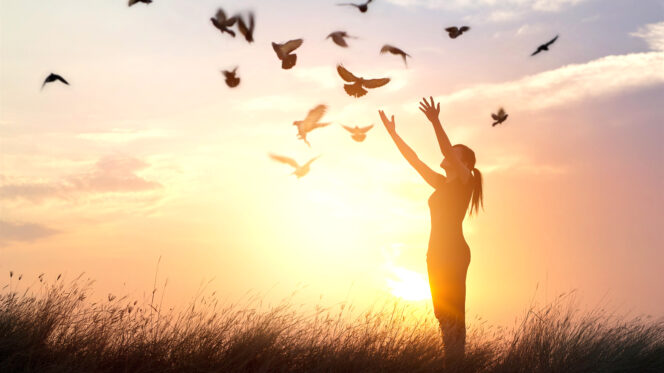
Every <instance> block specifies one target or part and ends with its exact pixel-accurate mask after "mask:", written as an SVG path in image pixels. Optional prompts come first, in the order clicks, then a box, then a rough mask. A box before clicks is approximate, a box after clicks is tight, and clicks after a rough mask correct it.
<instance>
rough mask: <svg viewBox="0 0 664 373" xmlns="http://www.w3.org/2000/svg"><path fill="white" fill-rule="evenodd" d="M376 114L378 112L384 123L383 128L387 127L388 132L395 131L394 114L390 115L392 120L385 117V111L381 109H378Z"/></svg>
mask: <svg viewBox="0 0 664 373" xmlns="http://www.w3.org/2000/svg"><path fill="white" fill-rule="evenodd" d="M378 114H380V119H381V120H382V121H383V124H384V125H385V128H386V129H387V132H388V133H389V134H393V133H396V132H397V129H396V125H395V124H394V115H392V120H390V119H387V116H386V115H385V112H384V111H382V110H378Z"/></svg>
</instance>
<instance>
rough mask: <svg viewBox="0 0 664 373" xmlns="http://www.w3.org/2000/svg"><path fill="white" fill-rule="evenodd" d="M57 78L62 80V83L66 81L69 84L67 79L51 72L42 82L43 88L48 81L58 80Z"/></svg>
mask: <svg viewBox="0 0 664 373" xmlns="http://www.w3.org/2000/svg"><path fill="white" fill-rule="evenodd" d="M57 80H59V81H61V82H62V83H65V84H66V85H69V82H68V81H66V80H65V78H63V77H61V76H60V75H58V74H53V73H50V74H49V75H48V76H47V77H46V79H44V83H42V86H41V87H42V89H44V86H45V85H46V83H52V82H55V81H57Z"/></svg>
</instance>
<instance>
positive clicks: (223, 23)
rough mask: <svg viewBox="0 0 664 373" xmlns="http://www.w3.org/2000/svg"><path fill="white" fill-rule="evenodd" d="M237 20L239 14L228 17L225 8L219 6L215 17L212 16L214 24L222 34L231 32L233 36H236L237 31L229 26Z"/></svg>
mask: <svg viewBox="0 0 664 373" xmlns="http://www.w3.org/2000/svg"><path fill="white" fill-rule="evenodd" d="M236 21H237V16H233V17H230V18H228V17H227V16H226V13H225V12H224V10H223V9H221V8H219V10H217V14H215V15H214V17H212V18H210V22H212V25H214V27H216V28H217V29H218V30H219V31H220V32H221V33H222V34H223V33H224V32H226V33H228V34H230V35H231V36H232V37H235V31H233V30H231V29H230V28H229V27H233V25H234V24H235V22H236Z"/></svg>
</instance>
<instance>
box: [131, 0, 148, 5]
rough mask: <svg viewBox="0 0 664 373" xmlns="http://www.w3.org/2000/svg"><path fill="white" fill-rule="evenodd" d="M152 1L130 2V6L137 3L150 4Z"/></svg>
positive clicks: (133, 0) (135, 0)
mask: <svg viewBox="0 0 664 373" xmlns="http://www.w3.org/2000/svg"><path fill="white" fill-rule="evenodd" d="M151 2H152V0H129V6H132V5H134V4H136V3H144V4H150V3H151Z"/></svg>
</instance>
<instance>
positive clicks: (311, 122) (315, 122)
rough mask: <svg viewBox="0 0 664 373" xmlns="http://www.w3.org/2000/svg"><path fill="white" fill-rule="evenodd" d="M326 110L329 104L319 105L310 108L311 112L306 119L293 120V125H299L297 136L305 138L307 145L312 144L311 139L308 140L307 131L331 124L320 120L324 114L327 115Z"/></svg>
mask: <svg viewBox="0 0 664 373" xmlns="http://www.w3.org/2000/svg"><path fill="white" fill-rule="evenodd" d="M326 111H327V106H325V105H318V106H316V107H315V108H313V109H311V110H309V113H308V114H307V117H306V118H304V120H301V121H295V122H293V125H294V126H297V138H298V139H300V140H304V142H305V143H306V144H307V145H309V146H311V144H309V141H308V140H307V133H309V132H311V131H313V130H315V129H316V128H321V127H325V126H329V125H330V123H320V122H319V121H320V120H321V118H323V115H325V112H326Z"/></svg>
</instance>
